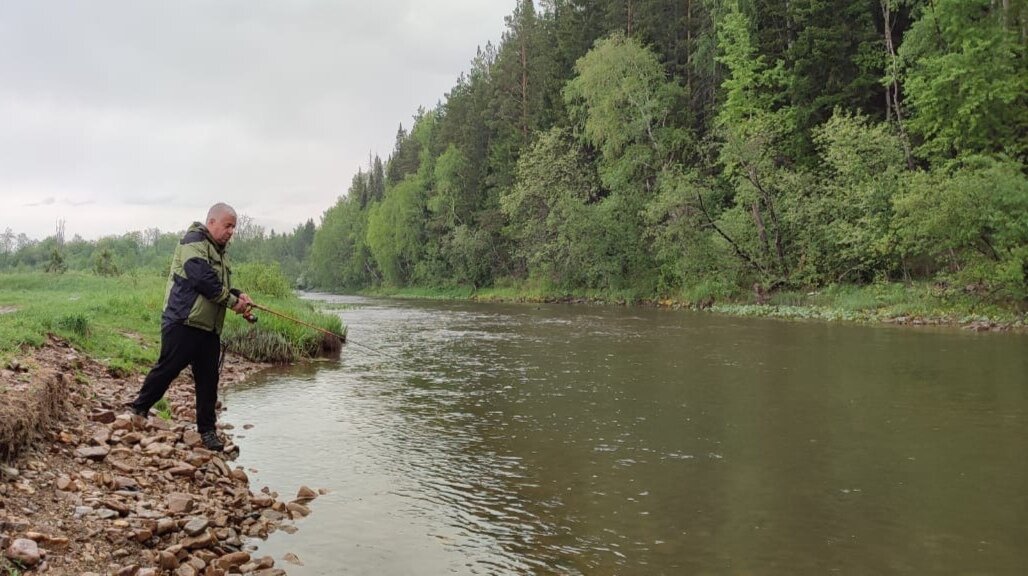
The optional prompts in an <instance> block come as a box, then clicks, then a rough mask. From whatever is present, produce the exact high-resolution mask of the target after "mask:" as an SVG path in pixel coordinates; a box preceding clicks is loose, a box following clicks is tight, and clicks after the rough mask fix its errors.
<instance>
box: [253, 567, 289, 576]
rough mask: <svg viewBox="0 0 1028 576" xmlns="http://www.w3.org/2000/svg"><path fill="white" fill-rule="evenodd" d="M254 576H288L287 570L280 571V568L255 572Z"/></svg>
mask: <svg viewBox="0 0 1028 576" xmlns="http://www.w3.org/2000/svg"><path fill="white" fill-rule="evenodd" d="M254 575H255V576H286V571H285V570H280V569H278V568H267V569H265V570H260V571H257V572H254Z"/></svg>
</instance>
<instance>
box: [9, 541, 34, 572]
mask: <svg viewBox="0 0 1028 576" xmlns="http://www.w3.org/2000/svg"><path fill="white" fill-rule="evenodd" d="M4 554H5V555H6V556H7V558H8V559H10V560H14V561H16V562H18V563H19V564H21V565H23V566H26V567H29V568H31V567H33V566H35V565H37V564H39V562H40V560H42V552H41V551H40V549H39V545H38V544H36V543H35V542H34V541H32V540H29V539H28V538H17V539H15V540H14V542H11V544H10V545H9V546H8V547H7V550H6V551H5V552H4Z"/></svg>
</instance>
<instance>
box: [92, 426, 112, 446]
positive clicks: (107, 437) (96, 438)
mask: <svg viewBox="0 0 1028 576" xmlns="http://www.w3.org/2000/svg"><path fill="white" fill-rule="evenodd" d="M89 440H90V441H91V442H92V443H93V444H96V445H98V446H104V445H106V444H107V443H108V442H110V441H111V429H110V428H107V427H106V426H104V427H103V428H101V429H99V430H97V431H96V434H93V437H92V438H90V439H89Z"/></svg>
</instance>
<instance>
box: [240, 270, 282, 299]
mask: <svg viewBox="0 0 1028 576" xmlns="http://www.w3.org/2000/svg"><path fill="white" fill-rule="evenodd" d="M232 285H233V286H235V287H237V288H239V289H241V290H243V291H244V292H246V293H247V294H249V295H250V296H251V297H253V298H254V299H257V298H260V297H262V296H271V297H273V298H282V297H285V296H288V295H289V294H290V293H292V291H293V290H292V287H290V285H289V281H288V280H287V279H286V277H285V275H283V274H282V269H281V268H280V267H279V265H278V263H272V264H263V263H260V262H248V263H245V264H238V265H236V266H234V267H233V268H232Z"/></svg>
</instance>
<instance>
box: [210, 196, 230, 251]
mask: <svg viewBox="0 0 1028 576" xmlns="http://www.w3.org/2000/svg"><path fill="white" fill-rule="evenodd" d="M207 231H208V232H210V234H211V238H213V239H214V241H215V242H217V243H218V244H221V245H222V246H224V245H226V244H228V241H229V240H231V239H232V234H234V233H235V231H236V211H235V210H234V209H233V208H232V207H231V206H229V205H228V204H225V203H224V202H218V203H217V204H215V205H214V206H211V209H210V210H208V211H207Z"/></svg>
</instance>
